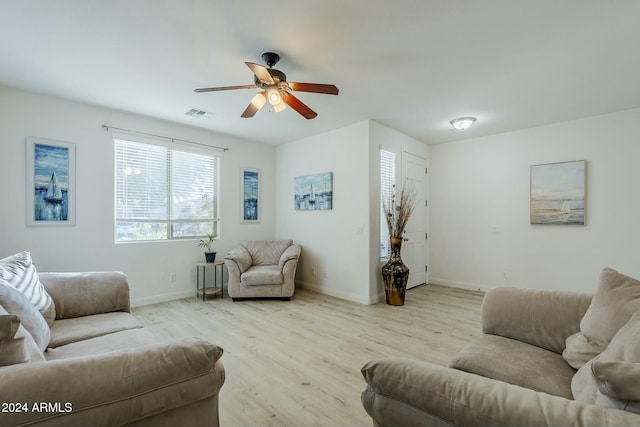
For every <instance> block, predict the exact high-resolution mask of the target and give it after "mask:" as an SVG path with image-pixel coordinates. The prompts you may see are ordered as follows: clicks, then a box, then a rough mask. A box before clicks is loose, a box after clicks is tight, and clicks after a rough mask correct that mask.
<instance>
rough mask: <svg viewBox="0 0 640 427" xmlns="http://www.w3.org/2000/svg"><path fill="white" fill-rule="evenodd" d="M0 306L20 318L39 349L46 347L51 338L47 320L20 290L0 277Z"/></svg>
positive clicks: (42, 349)
mask: <svg viewBox="0 0 640 427" xmlns="http://www.w3.org/2000/svg"><path fill="white" fill-rule="evenodd" d="M0 306H2V307H3V308H4V309H5V310H6V311H7V313H9V314H15V315H16V316H18V317H19V318H20V323H22V326H24V328H25V329H26V330H27V331H28V332H29V334H31V336H32V337H33V339H34V341H35V342H36V345H37V346H38V348H39V349H40V351H44V350H45V349H46V348H47V345H48V344H49V341H50V339H51V331H50V330H49V325H48V324H47V321H46V320H44V317H42V315H41V314H40V312H39V311H38V310H36V309H35V307H34V306H33V304H31V301H29V300H28V299H27V297H26V296H24V295H23V294H22V292H20V291H18V290H16V289H15V288H13V286H10V285H9V284H8V283H7V282H6V281H4V280H3V279H0Z"/></svg>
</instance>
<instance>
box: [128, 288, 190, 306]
mask: <svg viewBox="0 0 640 427" xmlns="http://www.w3.org/2000/svg"><path fill="white" fill-rule="evenodd" d="M194 295H195V289H189V290H184V291H176V292H170V293H167V294H161V295H154V296H151V297H142V298H133V299H132V300H131V307H140V306H143V305H149V304H157V303H159V302H166V301H171V300H174V299H182V298H188V297H191V296H194Z"/></svg>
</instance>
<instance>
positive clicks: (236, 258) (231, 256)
mask: <svg viewBox="0 0 640 427" xmlns="http://www.w3.org/2000/svg"><path fill="white" fill-rule="evenodd" d="M224 259H225V260H229V261H233V262H235V263H236V264H237V265H238V270H240V274H242V273H244V272H245V271H247V269H248V268H249V267H251V264H252V262H253V259H252V258H251V254H250V253H249V251H248V250H247V248H245V247H244V246H237V247H235V248H233V249H231V250H230V251H229V252H227V254H226V255H225V257H224Z"/></svg>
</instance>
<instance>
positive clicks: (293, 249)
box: [278, 243, 302, 270]
mask: <svg viewBox="0 0 640 427" xmlns="http://www.w3.org/2000/svg"><path fill="white" fill-rule="evenodd" d="M301 251H302V247H301V246H300V245H299V244H297V243H294V244H292V245H291V246H289V247H288V248H287V249H285V250H284V252H282V255H281V256H280V260H279V261H278V267H280V269H281V270H282V268H283V267H284V265H285V264H286V263H287V261H290V260H297V259H298V258H299V257H300V252H301Z"/></svg>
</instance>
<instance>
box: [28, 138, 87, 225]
mask: <svg viewBox="0 0 640 427" xmlns="http://www.w3.org/2000/svg"><path fill="white" fill-rule="evenodd" d="M26 178H27V225H28V226H72V225H75V220H76V212H75V207H76V206H75V192H76V145H75V144H73V143H71V142H62V141H53V140H50V139H43V138H34V137H28V138H27V177H26Z"/></svg>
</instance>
